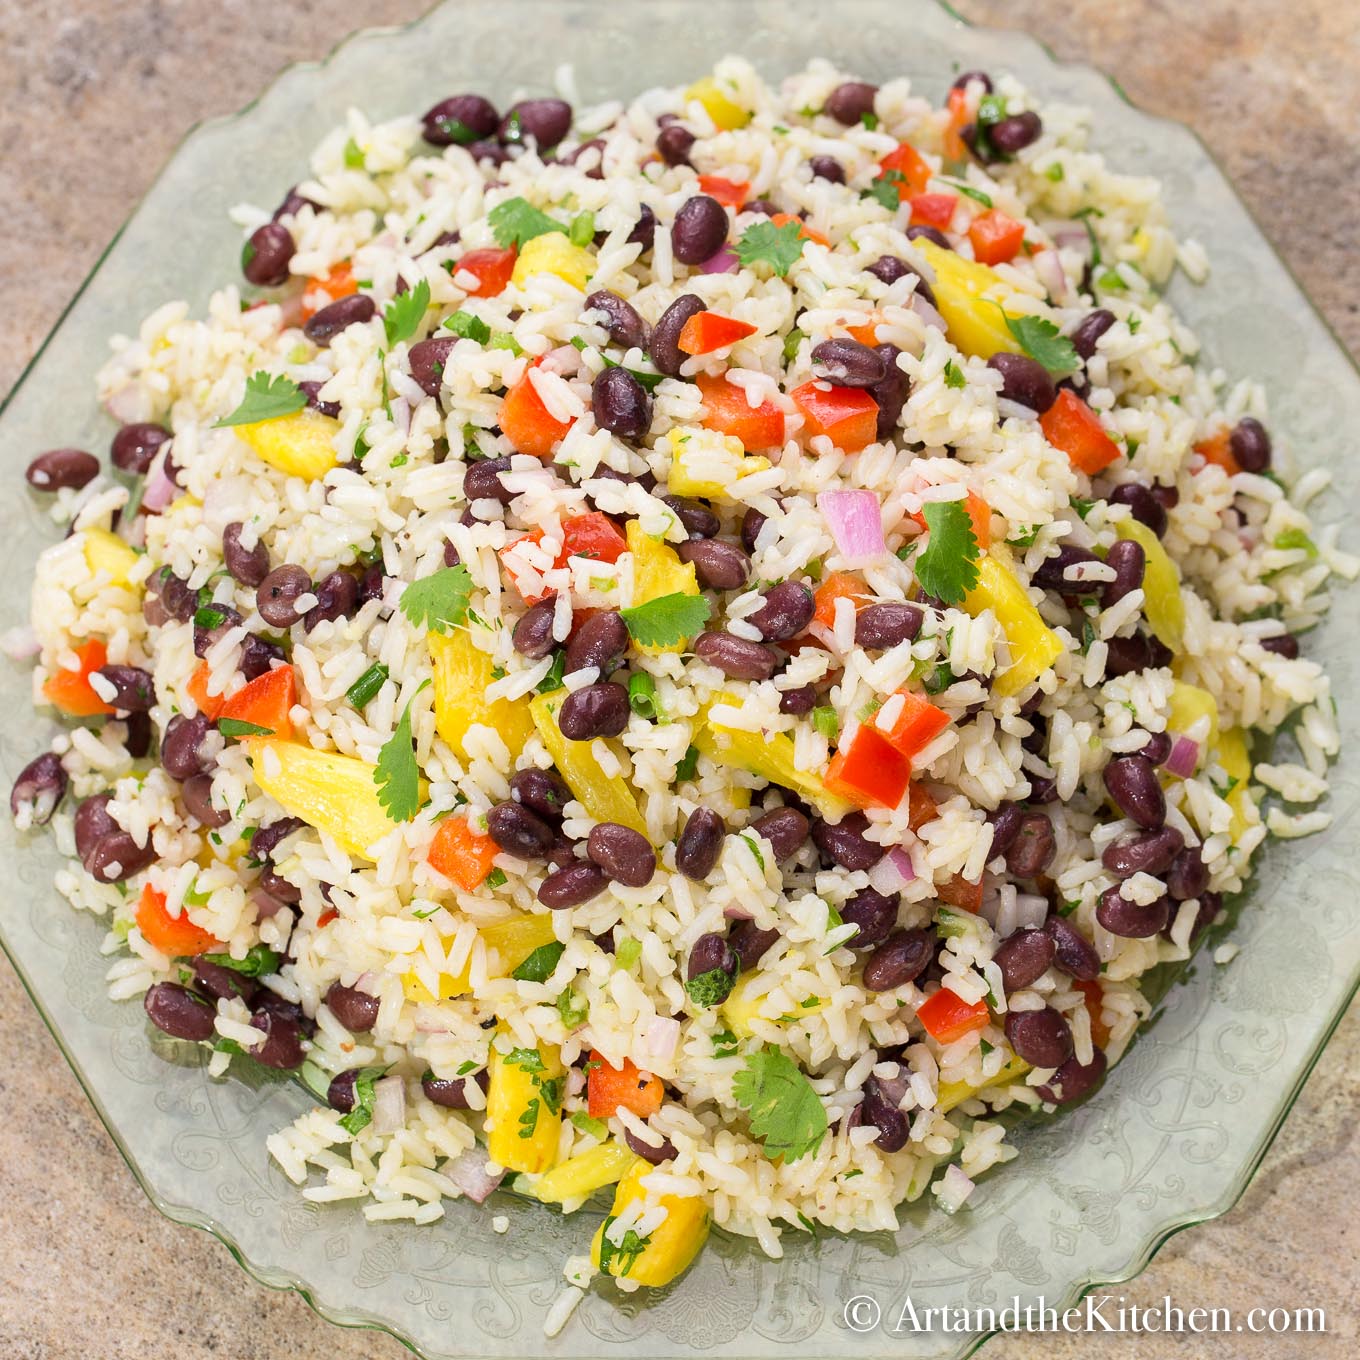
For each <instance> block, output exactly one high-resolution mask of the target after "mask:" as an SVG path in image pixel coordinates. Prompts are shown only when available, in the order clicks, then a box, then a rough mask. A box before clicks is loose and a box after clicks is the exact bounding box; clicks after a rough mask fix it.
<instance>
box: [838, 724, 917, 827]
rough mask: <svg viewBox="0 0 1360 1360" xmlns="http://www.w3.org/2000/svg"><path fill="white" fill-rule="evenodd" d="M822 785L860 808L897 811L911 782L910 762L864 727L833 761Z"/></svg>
mask: <svg viewBox="0 0 1360 1360" xmlns="http://www.w3.org/2000/svg"><path fill="white" fill-rule="evenodd" d="M822 782H823V783H824V784H825V785H826V787H827V790H828V791H829V792H831V793H834V794H836V795H837V796H838V797H840V798H844V799H846V800H847V801H848V802H851V803H854V804H855V805H856V806H857V807H862V808H863V807H882V808H895V807H896V806H897V805H898V804H899V803H900V802H901V801H902V799H903V797H904V796H905V795H906V792H907V785H908V784H909V783H910V782H911V762H910V761H909V760H908V759H907V758H906V756H904V755H903V754H902V753H901V752H900V751H898V750H897V749H896V748H894V747H892V746H890V745H889V744H888V743H887V741H885V740H884V738H883V737H882V735H881V734H880V733H879V732H877V731H876V730H875V729H874V728H873V727H871V726H870V725H869V724H867V723H864V724H861V726H860V728H859V730H858V731H857V732H856V733H855V735H854V737H853V739H852V740H851V741H850V743H849V745H847V746H842V747H841V749H840V750H838V751H837V752H836V754H835V755H834V756H832V757H831V763H830V764H829V765H828V766H827V767H826V776H825V778H824V779H823V781H822Z"/></svg>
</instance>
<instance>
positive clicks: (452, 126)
mask: <svg viewBox="0 0 1360 1360" xmlns="http://www.w3.org/2000/svg"><path fill="white" fill-rule="evenodd" d="M420 121H421V124H422V126H423V131H424V134H425V140H426V141H427V142H429V143H431V145H433V146H455V145H457V146H467V145H468V143H470V142H475V141H477V140H478V138H480V137H490V136H491V135H492V133H494V132H495V131H496V127H497V125H498V124H499V123H500V114H498V113H497V112H496V106H495V105H494V104H493V103H492V102H491V101H490V100H489V99H483V98H482V96H481V95H479V94H455V95H451V96H450V97H449V98H448V99H441V100H440V101H439V103H437V104H435V105H433V106H432V107H431V108H429V109H427V110H426V111H425V115H424V117H423V118H422V119H421V120H420Z"/></svg>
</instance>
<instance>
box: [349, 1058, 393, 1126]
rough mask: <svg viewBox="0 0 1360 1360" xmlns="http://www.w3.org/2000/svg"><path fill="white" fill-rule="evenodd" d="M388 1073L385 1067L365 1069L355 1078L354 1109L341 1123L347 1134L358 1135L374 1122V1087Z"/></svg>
mask: <svg viewBox="0 0 1360 1360" xmlns="http://www.w3.org/2000/svg"><path fill="white" fill-rule="evenodd" d="M386 1071H387V1069H386V1068H385V1067H365V1068H364V1070H363V1071H362V1072H360V1073H359V1075H358V1076H357V1077H355V1078H354V1107H353V1109H351V1110H350V1112H349V1113H348V1114H347V1115H346V1116H345V1117H344V1118H343V1119H342V1120H341V1121H340V1127H341V1128H342V1129H344V1130H345V1132H346V1133H358V1132H360V1130H362V1129H366V1128H367V1127H368V1126H369V1125H370V1124H371V1123H372V1122H373V1103H374V1099H375V1096H374V1091H373V1087H374V1085H375V1084H376V1083H377V1080H378V1078H379V1077H381V1076H382V1075H383V1074H384V1073H385V1072H386Z"/></svg>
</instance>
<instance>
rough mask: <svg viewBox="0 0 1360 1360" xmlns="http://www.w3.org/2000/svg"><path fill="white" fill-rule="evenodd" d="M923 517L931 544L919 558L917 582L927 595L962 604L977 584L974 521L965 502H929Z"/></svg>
mask: <svg viewBox="0 0 1360 1360" xmlns="http://www.w3.org/2000/svg"><path fill="white" fill-rule="evenodd" d="M922 513H923V514H924V515H925V521H926V526H927V528H929V530H930V541H929V542H928V543H927V544H926V547H925V548H924V550H923V551H921V552H918V553H917V554H916V562H915V566H914V570H915V572H916V579H917V580H918V581H919V582H920V583H921V589H922V590H924V591H925V592H926V594H927V595H934V596H935V597H936V598H937V599H941V600H943V601H944V602H945V604H961V603H962V602H963V597H964V596H965V595H966V594H967V593H968V592H969V591H970V590H972V588H973V587H974V586H975V585H977V580H978V569H977V560H978V541H977V539H976V538H975V537H974V536H973V521H972V520H971V519H970V518H969V516H968V511H967V509H966V508H965V506H964V503H963V502H962V501H927V502H926V504H925V506H924V507H923V510H922Z"/></svg>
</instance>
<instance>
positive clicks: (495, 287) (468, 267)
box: [453, 246, 517, 297]
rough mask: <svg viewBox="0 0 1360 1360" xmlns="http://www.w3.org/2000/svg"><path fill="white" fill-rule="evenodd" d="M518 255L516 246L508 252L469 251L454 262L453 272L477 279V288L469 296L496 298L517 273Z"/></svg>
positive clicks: (491, 250)
mask: <svg viewBox="0 0 1360 1360" xmlns="http://www.w3.org/2000/svg"><path fill="white" fill-rule="evenodd" d="M516 254H517V251H516V250H515V247H514V246H511V247H510V248H509V249H508V250H494V249H490V250H469V251H468V253H467V254H466V255H464V256H463V257H462V258H461V259H458V260H455V261H454V263H453V272H454V273H455V274H463V273H467V274H472V275H474V276H475V277H476V279H477V286H476V287H475V288H474V289H473V290H472V292H471V293H470V294H469V296H471V297H495V296H496V294H497V293H503V292H504V291H505V286H506V284H508V283H509V282H510V275H511V274H513V273H514V272H515V256H516Z"/></svg>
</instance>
